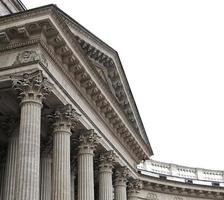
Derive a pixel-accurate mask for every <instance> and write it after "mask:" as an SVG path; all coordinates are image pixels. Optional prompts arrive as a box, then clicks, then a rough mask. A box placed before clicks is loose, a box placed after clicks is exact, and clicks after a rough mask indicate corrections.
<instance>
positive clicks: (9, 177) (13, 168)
mask: <svg viewBox="0 0 224 200" xmlns="http://www.w3.org/2000/svg"><path fill="white" fill-rule="evenodd" d="M11 120H12V121H9V122H8V126H10V127H8V130H9V131H8V136H9V138H8V139H9V142H8V151H7V158H6V169H5V181H4V189H3V199H4V200H14V198H15V197H14V196H15V187H16V177H17V161H18V145H19V143H18V142H19V139H18V132H19V128H18V127H15V126H16V123H17V122H16V120H15V121H14V119H13V118H12V119H11ZM13 128H14V130H12V129H13Z"/></svg>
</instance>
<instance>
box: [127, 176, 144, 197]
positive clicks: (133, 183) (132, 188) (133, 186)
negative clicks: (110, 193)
mask: <svg viewBox="0 0 224 200" xmlns="http://www.w3.org/2000/svg"><path fill="white" fill-rule="evenodd" d="M142 186H143V184H142V181H140V180H139V179H132V180H130V181H129V183H128V193H129V194H131V193H139V192H140V190H141V189H142Z"/></svg>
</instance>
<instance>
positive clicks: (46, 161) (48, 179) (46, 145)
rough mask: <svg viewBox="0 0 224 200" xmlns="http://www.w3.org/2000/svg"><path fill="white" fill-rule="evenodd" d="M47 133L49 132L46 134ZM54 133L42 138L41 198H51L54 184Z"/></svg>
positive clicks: (48, 199) (43, 199)
mask: <svg viewBox="0 0 224 200" xmlns="http://www.w3.org/2000/svg"><path fill="white" fill-rule="evenodd" d="M45 135H47V134H45ZM52 143H53V139H52V135H50V134H48V135H47V136H46V137H45V138H44V137H43V138H41V155H40V200H51V192H52V189H51V185H52V148H53V144H52Z"/></svg>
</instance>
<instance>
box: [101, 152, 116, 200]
mask: <svg viewBox="0 0 224 200" xmlns="http://www.w3.org/2000/svg"><path fill="white" fill-rule="evenodd" d="M99 162H100V163H99V200H113V184H112V169H113V165H114V163H115V154H114V152H113V151H108V152H105V153H103V154H101V155H100V160H99Z"/></svg>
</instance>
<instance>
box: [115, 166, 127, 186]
mask: <svg viewBox="0 0 224 200" xmlns="http://www.w3.org/2000/svg"><path fill="white" fill-rule="evenodd" d="M114 175H115V185H119V184H126V182H127V178H128V177H129V170H128V168H127V167H119V168H117V169H116V170H115V174H114Z"/></svg>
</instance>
